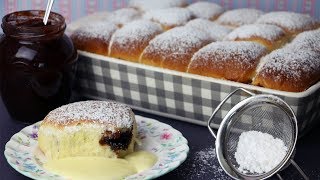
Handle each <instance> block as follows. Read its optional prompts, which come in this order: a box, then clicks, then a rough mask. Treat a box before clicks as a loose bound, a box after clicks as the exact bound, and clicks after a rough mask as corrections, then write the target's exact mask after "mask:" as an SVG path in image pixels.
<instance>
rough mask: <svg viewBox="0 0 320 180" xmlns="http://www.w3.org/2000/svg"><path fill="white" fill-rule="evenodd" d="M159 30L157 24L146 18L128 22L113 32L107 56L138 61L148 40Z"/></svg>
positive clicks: (159, 27)
mask: <svg viewBox="0 0 320 180" xmlns="http://www.w3.org/2000/svg"><path fill="white" fill-rule="evenodd" d="M161 32H162V28H161V26H160V25H159V24H157V23H154V22H151V21H148V20H137V21H133V22H131V23H128V24H126V25H124V26H123V27H122V28H121V29H119V30H117V31H116V32H115V33H114V34H113V36H112V39H111V43H110V48H109V50H110V52H109V56H111V57H115V58H119V59H124V60H128V61H132V62H138V61H139V57H140V55H141V53H142V51H143V50H144V49H145V47H146V46H147V45H148V44H149V41H150V40H151V39H153V38H154V37H155V36H156V35H157V34H159V33H161Z"/></svg>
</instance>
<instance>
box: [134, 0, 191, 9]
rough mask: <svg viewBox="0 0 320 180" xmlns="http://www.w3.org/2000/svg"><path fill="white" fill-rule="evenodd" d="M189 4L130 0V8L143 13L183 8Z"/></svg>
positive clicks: (180, 1) (173, 0) (181, 1)
mask: <svg viewBox="0 0 320 180" xmlns="http://www.w3.org/2000/svg"><path fill="white" fill-rule="evenodd" d="M186 4H187V1H186V0H161V1H150V0H130V1H129V6H130V7H134V8H137V9H140V10H142V11H148V10H154V9H165V8H171V7H182V6H184V5H186Z"/></svg>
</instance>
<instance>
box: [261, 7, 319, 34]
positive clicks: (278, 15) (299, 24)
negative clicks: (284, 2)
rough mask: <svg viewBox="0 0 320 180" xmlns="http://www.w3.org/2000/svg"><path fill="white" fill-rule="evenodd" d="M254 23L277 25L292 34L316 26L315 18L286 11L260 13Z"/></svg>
mask: <svg viewBox="0 0 320 180" xmlns="http://www.w3.org/2000/svg"><path fill="white" fill-rule="evenodd" d="M256 23H258V24H273V25H276V26H279V27H281V28H282V29H283V30H284V31H285V32H286V33H287V34H288V35H292V36H295V35H297V34H298V33H300V32H302V31H306V30H311V29H315V28H317V26H318V23H317V22H316V20H315V19H314V18H312V17H311V16H309V15H306V14H300V13H295V12H287V11H276V12H269V13H267V14H264V15H262V16H261V17H260V18H259V19H258V20H257V22H256Z"/></svg>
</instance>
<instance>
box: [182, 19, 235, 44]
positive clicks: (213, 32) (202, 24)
mask: <svg viewBox="0 0 320 180" xmlns="http://www.w3.org/2000/svg"><path fill="white" fill-rule="evenodd" d="M185 26H189V27H192V28H196V29H200V30H202V31H205V32H206V33H208V36H209V37H210V38H211V39H212V40H214V41H221V40H223V38H224V37H225V36H226V35H228V33H230V32H231V30H232V29H230V28H228V27H225V26H222V25H220V24H217V23H215V22H213V21H210V20H207V19H201V18H197V19H193V20H191V21H189V22H188V23H187V24H186V25H185Z"/></svg>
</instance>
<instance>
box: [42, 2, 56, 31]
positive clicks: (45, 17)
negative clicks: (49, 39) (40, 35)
mask: <svg viewBox="0 0 320 180" xmlns="http://www.w3.org/2000/svg"><path fill="white" fill-rule="evenodd" d="M53 1H54V0H49V1H48V4H47V8H46V13H45V14H44V17H43V23H44V25H47V22H48V19H49V15H50V11H51V8H52V5H53Z"/></svg>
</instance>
